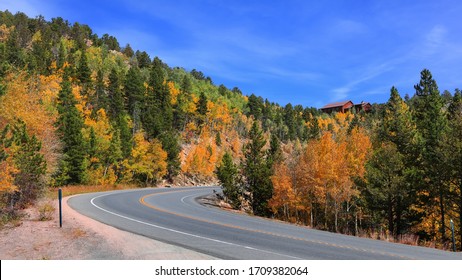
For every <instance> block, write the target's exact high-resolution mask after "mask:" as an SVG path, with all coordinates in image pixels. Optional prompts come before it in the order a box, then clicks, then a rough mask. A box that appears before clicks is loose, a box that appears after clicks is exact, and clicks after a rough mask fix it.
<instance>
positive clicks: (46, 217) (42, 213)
mask: <svg viewBox="0 0 462 280" xmlns="http://www.w3.org/2000/svg"><path fill="white" fill-rule="evenodd" d="M37 210H38V212H39V217H38V219H39V221H50V220H52V219H53V215H54V212H55V207H54V206H53V205H52V203H51V202H50V201H47V202H44V203H41V204H40V205H39V206H38V209H37Z"/></svg>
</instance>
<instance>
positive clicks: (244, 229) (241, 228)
mask: <svg viewBox="0 0 462 280" xmlns="http://www.w3.org/2000/svg"><path fill="white" fill-rule="evenodd" d="M188 191H191V190H180V191H175V192H176V193H178V192H188ZM169 193H171V192H161V193H153V194H148V195H145V196H143V197H141V198H140V200H139V202H140V203H141V204H142V205H143V206H146V207H148V208H151V209H154V210H156V211H159V212H163V213H167V214H170V215H174V216H177V217H181V218H186V219H191V220H194V221H198V222H203V223H208V224H212V225H218V226H223V227H227V228H233V229H239V230H243V231H247V232H254V233H261V234H266V235H270V236H276V237H280V238H287V239H292V240H296V241H302V242H306V243H312V244H313V243H314V244H320V245H325V246H330V247H334V248H342V249H349V250H354V251H359V252H368V253H372V254H379V255H383V256H388V257H393V258H401V259H411V258H409V257H405V256H401V255H397V254H389V253H384V252H379V251H374V250H369V249H360V248H356V247H352V246H345V245H338V244H334V243H328V242H323V241H316V240H307V239H304V238H299V237H294V236H289V235H283V234H277V233H273V232H267V231H263V230H257V229H250V228H245V227H241V226H237V225H231V224H225V223H219V222H215V221H209V220H205V219H200V218H197V217H192V216H188V215H184V214H180V213H175V212H171V211H168V210H165V209H162V208H159V207H156V206H154V205H152V204H149V203H147V202H146V198H148V197H153V196H161V195H167V194H169Z"/></svg>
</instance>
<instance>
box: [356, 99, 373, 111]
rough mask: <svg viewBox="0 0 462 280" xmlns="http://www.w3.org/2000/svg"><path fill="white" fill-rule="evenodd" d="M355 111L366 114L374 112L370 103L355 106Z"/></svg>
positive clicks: (362, 102)
mask: <svg viewBox="0 0 462 280" xmlns="http://www.w3.org/2000/svg"><path fill="white" fill-rule="evenodd" d="M355 110H356V112H361V111H364V112H366V113H367V112H370V111H371V110H372V105H371V103H369V102H364V101H361V103H359V104H355Z"/></svg>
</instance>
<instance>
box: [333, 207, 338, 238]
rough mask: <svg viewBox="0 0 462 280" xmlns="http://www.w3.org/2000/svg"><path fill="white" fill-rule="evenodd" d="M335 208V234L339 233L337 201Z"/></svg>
mask: <svg viewBox="0 0 462 280" xmlns="http://www.w3.org/2000/svg"><path fill="white" fill-rule="evenodd" d="M334 207H335V211H334V212H335V232H338V204H337V201H335V202H334Z"/></svg>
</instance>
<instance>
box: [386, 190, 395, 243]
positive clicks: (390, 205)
mask: <svg viewBox="0 0 462 280" xmlns="http://www.w3.org/2000/svg"><path fill="white" fill-rule="evenodd" d="M394 231H395V224H394V222H393V199H392V198H391V196H390V195H389V196H388V234H389V235H393V232H394Z"/></svg>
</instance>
